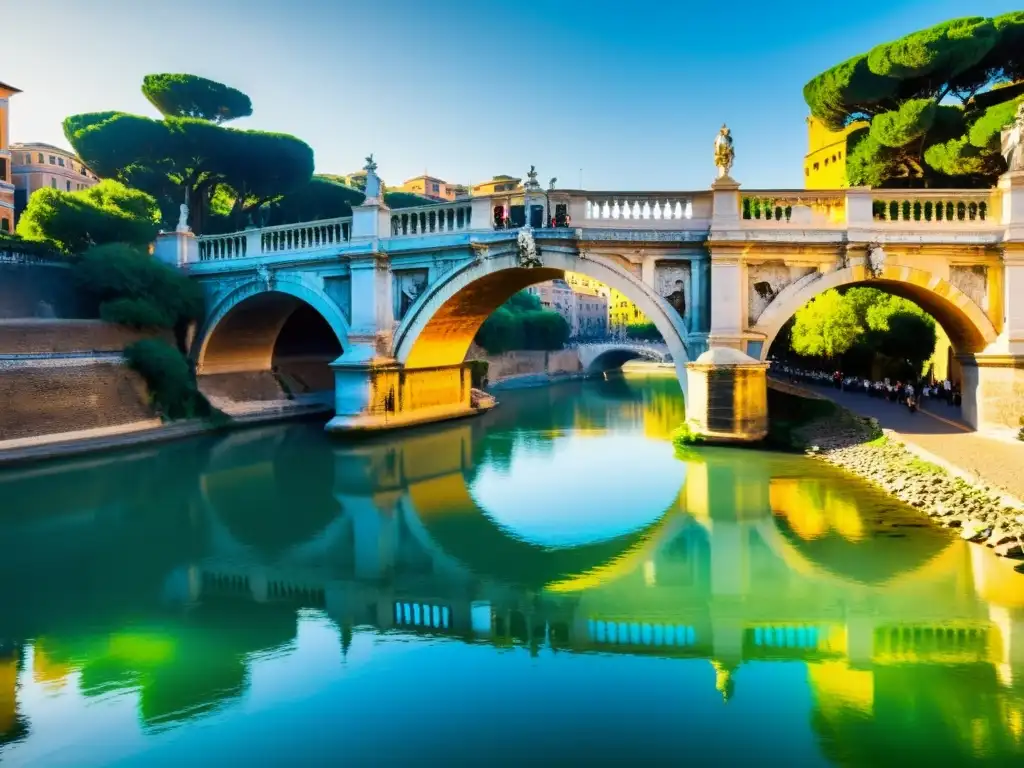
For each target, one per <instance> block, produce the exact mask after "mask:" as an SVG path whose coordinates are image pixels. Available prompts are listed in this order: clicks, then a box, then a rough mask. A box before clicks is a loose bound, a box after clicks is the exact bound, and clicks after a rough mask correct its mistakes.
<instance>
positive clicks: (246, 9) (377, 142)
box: [0, 0, 1024, 190]
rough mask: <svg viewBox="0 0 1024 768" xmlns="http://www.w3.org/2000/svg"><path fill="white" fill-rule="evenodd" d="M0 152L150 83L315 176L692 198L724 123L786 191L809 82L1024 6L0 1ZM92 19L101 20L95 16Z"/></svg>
mask: <svg viewBox="0 0 1024 768" xmlns="http://www.w3.org/2000/svg"><path fill="white" fill-rule="evenodd" d="M0 6H3V13H4V21H5V27H6V34H5V36H4V39H3V43H2V45H0V81H4V82H7V83H9V84H11V85H14V86H16V87H18V88H21V89H22V90H23V91H24V93H23V94H21V95H19V96H17V97H15V99H14V101H13V107H12V117H11V133H12V139H13V140H14V141H44V142H48V143H51V144H57V145H61V146H67V143H66V142H65V140H64V137H63V134H62V132H61V127H60V126H61V120H62V119H63V118H64V117H65V116H66V115H68V114H73V113H76V112H92V111H100V110H109V109H116V110H123V111H129V112H137V113H141V114H155V113H154V111H153V109H152V107H150V105H149V104H148V102H146V101H145V99H144V98H143V97H142V95H141V93H140V91H139V84H140V82H141V80H142V76H143V75H145V74H147V73H150V72H191V73H194V74H198V75H203V76H204V77H209V78H212V79H215V80H219V81H222V82H225V83H228V84H229V85H232V86H234V87H236V88H239V89H241V90H243V91H245V92H246V93H248V94H249V96H250V97H251V98H252V102H253V110H254V114H253V116H252V117H251V118H248V119H245V120H240V121H237V122H235V123H233V125H235V126H237V127H251V128H260V129H267V130H275V131H283V132H287V133H292V134H295V135H296V136H299V137H300V138H302V139H304V140H305V141H307V142H308V143H309V144H310V145H311V146H312V147H313V149H314V150H315V152H316V165H317V170H318V171H320V172H327V173H345V172H349V171H352V170H355V169H356V168H359V167H361V166H362V165H363V158H364V157H365V156H366V155H367V154H368V153H369V152H373V153H375V156H376V158H377V160H378V162H379V164H380V173H381V175H382V176H383V177H384V179H385V181H388V182H389V183H400V182H401V181H402V180H403V179H405V178H408V177H410V176H415V175H417V174H419V173H422V172H423V171H424V170H427V171H429V172H430V173H431V174H434V175H437V176H440V177H442V178H444V179H447V180H451V181H459V182H464V183H465V182H474V181H480V180H482V179H485V178H489V177H490V176H492V175H494V174H498V173H508V174H514V175H517V176H519V175H523V174H524V173H525V171H526V170H527V168H528V167H529V166H530V165H531V164H536V166H537V170H538V173H539V174H540V177H541V179H542V181H544V182H546V181H547V179H548V178H550V177H551V176H557V177H558V178H559V186H561V187H575V186H577V185H578V184H579V181H580V175H581V169H582V178H583V185H584V186H585V187H586V188H589V189H605V190H612V189H624V190H629V189H647V190H674V189H699V188H705V187H707V186H708V184H709V183H710V182H711V180H712V178H713V177H714V168H713V163H712V160H711V142H712V141H713V139H714V136H715V133H716V132H717V131H718V128H719V126H720V125H721V124H722V123H723V122H727V123H728V124H729V126H730V127H731V128H732V129H733V136H734V137H735V140H736V165H735V167H734V169H733V176H735V177H736V178H737V179H738V180H739V181H740V182H741V183H742V184H743V185H744V186H746V187H748V188H757V187H762V188H763V187H776V188H778V187H800V186H802V184H803V179H802V171H801V167H802V166H801V158H802V156H803V154H804V153H805V152H806V129H805V125H804V117H805V115H806V113H807V108H806V105H805V104H804V101H803V97H802V88H803V85H804V83H805V82H806V81H807V80H808V79H809V78H811V77H813V76H814V75H815V74H817V73H818V72H820V71H821V70H823V69H825V68H827V67H829V66H831V65H832V64H835V63H838V62H839V61H842V60H843V59H845V58H847V57H849V56H852V55H854V54H857V53H860V52H862V51H865V50H867V49H868V48H870V47H871V46H872V45H875V44H877V43H879V42H883V41H887V40H891V39H893V38H896V37H899V36H901V35H903V34H906V33H907V32H911V31H914V30H916V29H920V28H921V27H925V26H929V25H931V24H934V23H936V22H939V21H943V20H945V19H948V18H952V17H955V16H962V15H965V14H967V13H975V14H982V15H989V16H991V15H997V14H1000V13H1005V12H1006V11H1010V10H1015V9H1017V8H1020V7H1022V6H1024V3H1022V2H1021V0H1013V1H1010V0H1006V1H1004V0H889V2H881V3H854V4H851V3H849V2H847V3H840V4H836V3H828V2H821V0H787V2H785V3H772V2H764V0H759V1H758V2H748V1H747V0H734V1H733V2H720V1H716V0H654V1H653V2H645V3H636V2H630V0H615V1H614V2H607V1H606V0H587V1H586V2H580V1H578V0H533V1H532V2H527V3H510V2H504V3H502V2H489V1H487V0H441V2H430V1H429V0H360V1H359V2H356V1H355V0H289V1H288V2H283V1H281V0H175V1H174V2H161V1H160V0H142V1H141V2H140V0H92V2H86V1H85V0H0ZM100 8H102V11H101V10H100Z"/></svg>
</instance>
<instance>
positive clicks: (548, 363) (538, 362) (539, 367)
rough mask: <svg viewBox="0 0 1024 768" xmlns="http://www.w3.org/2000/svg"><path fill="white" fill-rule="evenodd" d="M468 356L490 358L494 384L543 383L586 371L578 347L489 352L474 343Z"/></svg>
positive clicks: (490, 383) (490, 378) (490, 380)
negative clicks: (544, 350) (494, 353)
mask: <svg viewBox="0 0 1024 768" xmlns="http://www.w3.org/2000/svg"><path fill="white" fill-rule="evenodd" d="M466 359H467V360H486V361H487V363H488V368H487V381H488V386H491V387H493V386H495V385H498V386H499V387H502V386H505V387H507V386H514V385H516V384H523V385H530V384H543V383H547V382H549V381H558V380H562V379H568V378H575V377H581V376H582V375H583V366H582V365H581V363H580V356H579V352H578V351H577V350H575V349H560V350H555V351H553V352H542V351H536V350H517V351H514V352H504V353H502V354H500V355H488V354H487V353H486V352H485V351H484V350H483V349H481V348H480V347H478V346H476V345H475V344H474V345H473V346H472V347H471V348H470V350H469V354H468V355H467V356H466Z"/></svg>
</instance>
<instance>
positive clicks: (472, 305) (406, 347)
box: [395, 249, 688, 380]
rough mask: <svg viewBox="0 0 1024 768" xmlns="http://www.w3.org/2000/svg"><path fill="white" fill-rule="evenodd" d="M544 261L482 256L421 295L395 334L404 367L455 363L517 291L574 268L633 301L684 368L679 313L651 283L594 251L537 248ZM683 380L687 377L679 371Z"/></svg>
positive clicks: (684, 348)
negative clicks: (533, 263)
mask: <svg viewBox="0 0 1024 768" xmlns="http://www.w3.org/2000/svg"><path fill="white" fill-rule="evenodd" d="M541 258H542V260H543V266H540V267H535V268H524V267H520V266H519V265H518V263H517V261H516V259H515V257H514V256H510V255H507V254H506V255H500V256H493V257H490V258H486V259H483V260H482V261H479V262H476V263H474V264H472V265H469V266H468V267H467V268H466V269H464V270H460V271H457V272H456V273H453V274H450V275H449V276H448V277H447V278H445V279H444V280H442V281H440V282H439V283H438V284H436V285H434V286H432V287H431V289H430V290H429V291H428V292H426V293H425V294H424V295H423V296H421V297H420V300H419V301H418V302H417V303H416V304H415V305H414V306H413V307H412V308H411V309H410V311H409V313H408V314H407V316H406V318H405V320H403V324H402V326H401V327H400V328H399V329H398V332H397V333H396V335H395V356H396V358H397V359H398V361H399V362H400V363H403V364H404V365H405V366H406V367H407V368H429V367H433V366H446V365H457V364H459V363H461V362H462V361H463V360H465V357H466V353H467V352H468V351H469V347H470V344H471V343H472V341H473V339H474V337H475V336H476V333H477V331H478V330H479V329H480V326H481V325H482V324H483V322H484V321H485V320H486V319H487V318H488V317H489V316H490V315H491V314H492V313H493V312H494V311H495V310H496V309H498V307H500V306H501V305H502V304H504V303H505V302H506V301H507V300H508V299H509V298H511V297H512V296H513V295H514V294H515V293H516V292H518V291H521V290H523V289H524V288H527V287H528V286H530V285H534V284H536V283H541V282H545V281H548V280H554V279H562V278H564V275H565V273H566V272H576V273H580V274H584V275H587V276H588V277H590V278H592V279H594V280H597V281H599V282H601V283H604V284H605V285H607V286H608V287H610V288H612V289H614V290H616V291H618V292H619V293H622V294H623V295H624V296H626V297H627V298H628V299H630V300H631V301H633V302H634V303H635V304H636V305H637V306H638V307H639V309H640V310H641V311H642V312H643V313H644V314H645V315H646V316H647V317H648V318H650V319H651V321H652V322H653V323H654V325H655V327H656V328H657V329H658V331H659V333H661V335H662V337H663V339H664V340H665V343H666V345H667V346H668V353H669V354H670V355H671V358H672V360H674V361H675V362H676V367H677V369H678V370H679V371H680V372H682V371H683V370H684V368H683V366H685V362H686V361H687V359H688V354H687V348H686V329H685V326H684V321H683V318H682V317H680V316H679V315H678V313H677V312H676V311H675V310H674V309H673V308H672V307H670V306H669V305H668V304H667V303H666V302H665V300H664V299H663V298H662V297H660V296H658V295H657V294H656V293H655V292H654V291H653V289H651V288H650V287H648V286H646V285H644V284H643V283H641V282H640V280H639V279H638V278H637V277H636V276H634V275H632V274H628V273H627V272H626V271H625V270H623V269H622V267H621V266H620V265H618V264H617V263H615V262H614V261H613V260H611V259H607V258H604V257H600V256H596V255H593V254H590V255H587V256H585V257H584V256H580V255H579V254H577V253H575V252H568V251H555V250H551V251H548V250H547V249H542V250H541ZM680 378H681V380H682V379H685V377H684V376H682V374H681V376H680Z"/></svg>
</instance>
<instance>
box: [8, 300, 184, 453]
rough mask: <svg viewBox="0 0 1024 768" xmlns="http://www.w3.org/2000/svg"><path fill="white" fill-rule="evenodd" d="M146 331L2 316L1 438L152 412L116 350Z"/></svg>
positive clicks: (143, 417) (147, 417) (131, 419)
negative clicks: (4, 318)
mask: <svg viewBox="0 0 1024 768" xmlns="http://www.w3.org/2000/svg"><path fill="white" fill-rule="evenodd" d="M151 335H152V334H145V333H141V332H139V331H133V330H131V329H128V328H123V327H120V326H116V325H110V324H107V323H103V322H100V321H97V320H4V321H0V441H5V440H16V439H23V438H31V437H43V436H47V435H56V434H59V433H65V432H78V431H80V430H90V429H100V428H108V427H117V426H121V425H128V424H135V423H138V422H147V421H151V420H152V419H154V418H155V416H156V414H155V412H154V411H153V409H152V407H151V406H150V404H149V393H148V391H147V389H146V385H145V383H144V382H143V381H142V379H141V378H140V377H139V376H138V374H136V373H135V372H134V371H131V370H129V369H128V368H126V367H125V366H124V365H123V364H122V363H121V360H120V356H119V353H120V352H121V351H122V350H123V349H124V348H125V347H126V346H128V345H129V344H131V343H132V342H134V341H137V340H139V339H140V338H144V337H147V336H151ZM168 340H170V337H169V336H168Z"/></svg>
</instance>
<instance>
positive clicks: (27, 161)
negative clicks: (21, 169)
mask: <svg viewBox="0 0 1024 768" xmlns="http://www.w3.org/2000/svg"><path fill="white" fill-rule="evenodd" d="M25 164H26V165H31V164H32V153H31V152H26V153H25Z"/></svg>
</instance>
